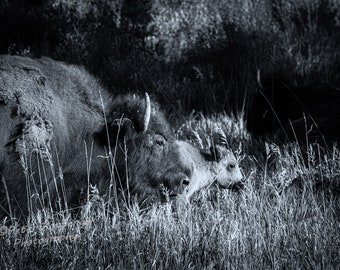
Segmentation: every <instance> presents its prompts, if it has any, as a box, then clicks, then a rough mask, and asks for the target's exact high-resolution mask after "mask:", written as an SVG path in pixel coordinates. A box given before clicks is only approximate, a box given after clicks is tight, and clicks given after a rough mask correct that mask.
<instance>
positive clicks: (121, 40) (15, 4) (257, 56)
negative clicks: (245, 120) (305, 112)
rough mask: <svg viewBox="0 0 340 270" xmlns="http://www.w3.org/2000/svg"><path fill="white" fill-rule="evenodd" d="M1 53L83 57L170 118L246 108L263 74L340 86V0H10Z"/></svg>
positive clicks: (118, 89) (2, 21) (2, 10)
mask: <svg viewBox="0 0 340 270" xmlns="http://www.w3.org/2000/svg"><path fill="white" fill-rule="evenodd" d="M0 25H1V28H0V53H1V54H17V55H26V56H31V57H40V56H49V57H51V58H53V59H56V60H60V61H64V62H67V63H71V64H77V65H83V66H85V67H86V69H87V70H89V71H90V72H91V73H92V74H93V75H95V76H96V77H97V78H98V79H99V80H100V81H101V83H102V84H103V85H104V86H105V87H106V88H107V89H109V90H110V91H111V92H112V93H113V94H116V93H117V94H118V93H125V92H130V91H133V92H138V93H144V92H145V91H147V92H149V93H150V94H152V95H153V96H155V97H156V98H157V99H158V101H159V102H160V103H161V105H162V106H164V108H166V110H167V111H168V113H169V115H170V117H179V116H182V115H186V114H188V113H190V112H191V111H192V110H196V111H202V112H204V113H211V112H221V111H227V112H229V113H230V112H232V113H238V112H240V111H243V110H244V111H245V112H246V113H247V112H248V107H249V104H251V101H252V94H253V93H254V92H255V90H256V88H257V86H256V74H257V71H258V70H260V71H261V76H262V77H263V78H265V77H266V76H271V75H272V74H275V76H276V78H278V79H280V80H284V81H289V83H290V84H291V85H294V87H299V86H304V85H308V84H313V83H328V84H332V85H334V86H336V87H338V88H339V87H340V73H339V71H340V68H339V66H340V59H339V55H340V46H339V45H340V7H339V3H338V1H336V0H314V1H284V0H262V1H247V0H244V1H228V0H221V1H217V0H215V1H214V0H212V1H208V0H197V1H180V0H177V1H161V0H145V1H141V0H135V1H132V0H126V1H123V0H116V1H111V0H100V1H93V0H92V1H91V0H83V1H76V0H46V1H43V0H2V1H1V2H0Z"/></svg>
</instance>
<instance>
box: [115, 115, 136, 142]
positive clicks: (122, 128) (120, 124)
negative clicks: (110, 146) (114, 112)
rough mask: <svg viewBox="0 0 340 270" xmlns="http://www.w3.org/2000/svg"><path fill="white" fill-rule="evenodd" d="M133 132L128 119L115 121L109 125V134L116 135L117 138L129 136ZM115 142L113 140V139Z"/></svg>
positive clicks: (131, 124)
mask: <svg viewBox="0 0 340 270" xmlns="http://www.w3.org/2000/svg"><path fill="white" fill-rule="evenodd" d="M133 130H134V125H133V122H132V121H131V120H130V119H129V118H120V119H115V120H113V121H112V123H111V132H112V131H113V132H112V134H116V136H118V138H121V137H122V136H129V135H130V134H131V133H132V132H133ZM114 140H115V138H114Z"/></svg>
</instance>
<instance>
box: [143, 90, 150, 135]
mask: <svg viewBox="0 0 340 270" xmlns="http://www.w3.org/2000/svg"><path fill="white" fill-rule="evenodd" d="M150 116H151V102H150V97H149V95H148V93H145V113H144V119H143V132H145V131H147V129H148V126H149V122H150Z"/></svg>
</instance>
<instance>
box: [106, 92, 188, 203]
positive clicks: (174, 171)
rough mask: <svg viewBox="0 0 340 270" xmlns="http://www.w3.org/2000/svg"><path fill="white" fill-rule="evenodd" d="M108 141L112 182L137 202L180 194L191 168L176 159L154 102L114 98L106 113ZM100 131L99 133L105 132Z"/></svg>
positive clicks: (169, 133)
mask: <svg viewBox="0 0 340 270" xmlns="http://www.w3.org/2000/svg"><path fill="white" fill-rule="evenodd" d="M108 123H110V125H109V130H108V131H109V132H108V134H109V136H110V138H109V140H110V145H111V147H114V149H113V150H112V151H113V155H114V162H115V168H116V174H115V182H116V185H117V187H118V188H119V189H121V190H124V191H125V192H126V191H127V192H129V194H133V195H136V197H137V199H138V201H144V200H145V199H149V198H155V197H160V196H162V190H163V191H164V189H165V190H167V191H168V192H169V194H170V195H176V194H177V193H181V192H182V191H183V189H184V187H185V185H187V184H188V183H189V177H190V176H191V168H190V167H188V166H186V165H185V163H183V162H181V160H180V159H179V155H180V149H179V147H178V145H177V144H176V143H175V142H176V140H175V138H174V135H173V133H172V131H171V129H170V127H169V124H168V122H167V121H166V120H165V117H164V114H163V113H162V112H161V111H160V110H159V107H158V105H157V104H156V103H151V102H150V98H149V96H148V94H145V98H144V99H143V98H141V97H138V96H136V95H125V96H121V97H118V98H116V99H115V101H114V102H113V104H112V106H111V108H110V110H109V112H108ZM106 133H107V132H106V131H104V133H102V134H106Z"/></svg>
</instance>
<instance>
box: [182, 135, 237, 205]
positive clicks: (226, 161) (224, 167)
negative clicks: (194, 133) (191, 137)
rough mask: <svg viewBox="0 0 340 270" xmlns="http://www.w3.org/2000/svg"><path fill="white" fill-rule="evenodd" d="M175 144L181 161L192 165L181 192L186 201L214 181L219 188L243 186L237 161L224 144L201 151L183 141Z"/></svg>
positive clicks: (234, 188)
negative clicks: (190, 175)
mask: <svg viewBox="0 0 340 270" xmlns="http://www.w3.org/2000/svg"><path fill="white" fill-rule="evenodd" d="M177 144H178V145H180V147H181V149H182V151H181V152H182V156H181V158H182V159H183V162H185V163H187V164H188V166H191V167H192V177H191V180H190V183H189V185H188V186H187V187H186V188H185V189H184V192H183V194H182V195H183V196H182V197H184V199H185V200H186V201H189V200H190V198H191V197H192V196H193V195H194V193H195V192H197V191H199V190H202V189H204V188H208V187H210V186H211V185H212V184H214V183H216V184H217V185H218V186H220V187H221V188H228V189H232V190H238V189H240V188H241V187H242V186H243V183H242V180H243V175H242V172H241V170H240V168H239V165H238V162H237V160H236V158H235V156H234V154H233V153H232V152H231V151H230V150H229V149H227V148H226V147H225V146H222V145H215V146H212V147H210V149H209V150H208V151H203V150H199V149H198V148H197V147H195V146H193V145H191V144H189V143H187V142H185V141H178V142H177Z"/></svg>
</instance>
